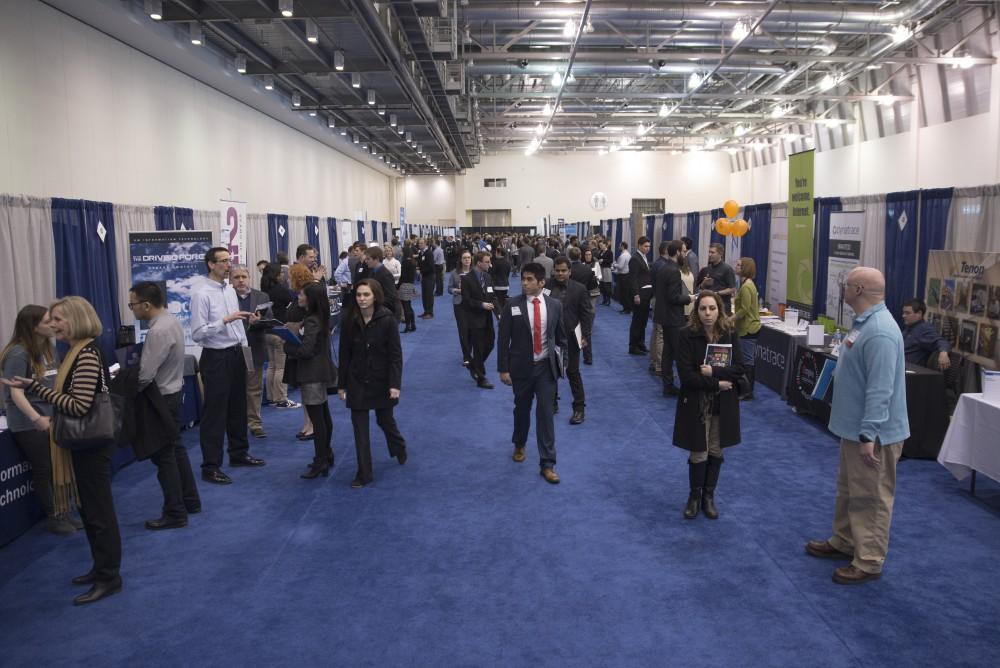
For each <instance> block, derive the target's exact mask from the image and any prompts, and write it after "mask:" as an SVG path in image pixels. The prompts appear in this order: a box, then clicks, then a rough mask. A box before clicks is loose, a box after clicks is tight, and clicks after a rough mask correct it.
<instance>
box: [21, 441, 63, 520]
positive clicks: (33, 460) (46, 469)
mask: <svg viewBox="0 0 1000 668" xmlns="http://www.w3.org/2000/svg"><path fill="white" fill-rule="evenodd" d="M11 435H12V436H13V437H14V444H15V445H17V449H18V450H19V451H20V453H21V455H22V456H23V457H24V458H25V459H27V460H28V463H29V464H31V486H32V487H34V489H35V494H36V495H38V501H39V503H41V504H42V509H43V510H45V516H46V517H52V515H53V514H54V512H55V511H54V509H53V508H54V506H53V503H52V455H51V454H49V432H47V431H38V430H37V429H29V430H28V431H15V432H12V433H11Z"/></svg>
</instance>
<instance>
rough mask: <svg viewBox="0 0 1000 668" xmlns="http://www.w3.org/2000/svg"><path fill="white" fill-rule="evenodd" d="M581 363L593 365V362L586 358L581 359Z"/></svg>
mask: <svg viewBox="0 0 1000 668" xmlns="http://www.w3.org/2000/svg"><path fill="white" fill-rule="evenodd" d="M583 363H584V364H593V363H594V360H593V359H587V358H586V357H584V358H583Z"/></svg>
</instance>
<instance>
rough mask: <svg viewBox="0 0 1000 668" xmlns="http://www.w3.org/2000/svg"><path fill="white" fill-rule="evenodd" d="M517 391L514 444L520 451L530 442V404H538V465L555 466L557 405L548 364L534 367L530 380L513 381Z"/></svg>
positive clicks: (515, 392)
mask: <svg viewBox="0 0 1000 668" xmlns="http://www.w3.org/2000/svg"><path fill="white" fill-rule="evenodd" d="M511 381H512V385H513V387H514V433H513V435H512V436H511V441H512V442H513V443H514V445H516V446H518V447H524V444H525V443H527V442H528V429H529V428H530V427H531V403H532V401H534V403H535V440H536V441H537V443H538V461H539V465H540V466H541V468H543V469H547V468H552V467H553V466H555V465H556V428H555V424H554V423H553V414H554V409H555V404H556V379H555V377H554V376H553V375H552V367H551V366H550V365H549V362H548V360H546V361H544V362H538V363H535V364H534V365H533V366H532V368H531V375H530V376H528V377H527V378H511Z"/></svg>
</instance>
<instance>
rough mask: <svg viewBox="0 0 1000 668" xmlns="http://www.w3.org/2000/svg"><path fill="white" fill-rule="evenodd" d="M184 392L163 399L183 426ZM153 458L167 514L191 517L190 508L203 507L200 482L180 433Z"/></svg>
mask: <svg viewBox="0 0 1000 668" xmlns="http://www.w3.org/2000/svg"><path fill="white" fill-rule="evenodd" d="M182 399H183V393H182V392H177V393H175V394H167V395H164V397H163V400H164V401H165V402H166V404H167V408H169V409H170V415H171V416H172V417H173V418H174V423H175V424H177V429H178V432H179V431H180V428H181V404H182ZM150 460H151V461H152V462H153V463H154V464H156V479H157V480H159V481H160V489H161V490H163V516H164V517H170V518H173V519H183V518H186V517H187V514H188V510H190V509H194V508H201V498H200V497H199V496H198V486H197V484H196V483H195V481H194V473H193V472H192V471H191V460H190V459H188V452H187V448H185V447H184V443H183V442H182V441H181V437H180V435H179V434H178V436H177V440H175V441H174V442H173V443H171V444H169V445H167V446H165V447H162V448H160V449H159V450H158V451H157V452H155V453H153V456H152V457H150Z"/></svg>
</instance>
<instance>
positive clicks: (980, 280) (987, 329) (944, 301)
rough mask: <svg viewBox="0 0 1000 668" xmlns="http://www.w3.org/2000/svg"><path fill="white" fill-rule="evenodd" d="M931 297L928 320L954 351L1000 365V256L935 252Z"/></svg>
mask: <svg viewBox="0 0 1000 668" xmlns="http://www.w3.org/2000/svg"><path fill="white" fill-rule="evenodd" d="M925 294H926V295H927V316H926V317H927V320H928V321H929V322H930V323H931V324H932V325H934V327H935V328H937V330H938V331H939V332H941V335H942V336H944V338H945V339H947V340H948V342H949V343H951V347H952V349H953V350H955V351H957V352H960V353H964V354H965V355H967V356H968V357H969V358H970V359H971V360H972V361H973V362H977V363H979V364H982V365H983V366H984V367H988V368H990V369H996V368H998V366H1000V346H997V330H998V329H1000V253H967V252H958V251H938V250H935V251H931V252H930V258H929V261H928V263H927V289H926V291H925Z"/></svg>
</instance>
